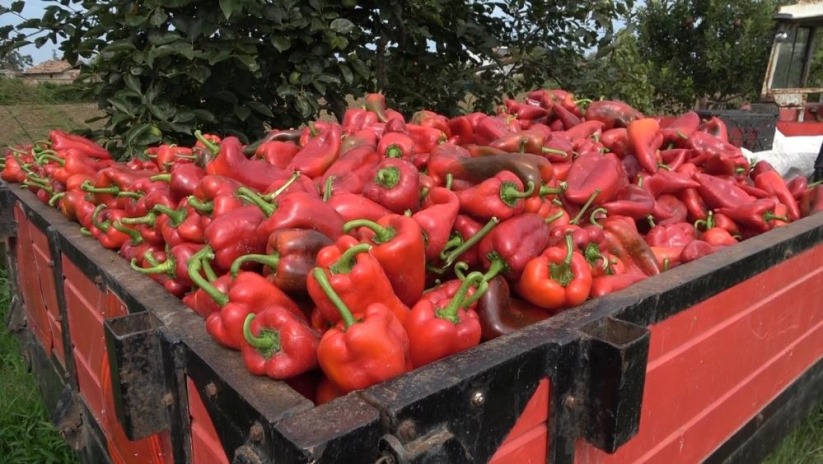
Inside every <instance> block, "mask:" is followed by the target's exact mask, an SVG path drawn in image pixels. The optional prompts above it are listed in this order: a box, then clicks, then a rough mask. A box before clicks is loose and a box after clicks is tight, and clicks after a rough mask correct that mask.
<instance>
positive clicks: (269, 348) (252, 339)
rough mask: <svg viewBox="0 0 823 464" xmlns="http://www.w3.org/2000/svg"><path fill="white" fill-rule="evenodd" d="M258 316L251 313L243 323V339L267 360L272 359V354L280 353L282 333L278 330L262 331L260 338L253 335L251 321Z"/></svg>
mask: <svg viewBox="0 0 823 464" xmlns="http://www.w3.org/2000/svg"><path fill="white" fill-rule="evenodd" d="M255 317H256V315H255V314H254V313H249V314H248V315H247V316H246V320H245V321H243V338H245V339H246V343H248V344H249V345H251V346H252V347H253V348H255V349H257V351H259V352H260V353H261V354H262V355H263V357H265V358H266V359H269V358H271V355H272V353H276V352H278V351H280V333H279V332H277V331H276V330H270V329H260V331H259V333H260V336H258V337H256V336H254V334H252V333H251V321H253V320H254V318H255Z"/></svg>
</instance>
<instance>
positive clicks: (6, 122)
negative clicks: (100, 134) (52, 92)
mask: <svg viewBox="0 0 823 464" xmlns="http://www.w3.org/2000/svg"><path fill="white" fill-rule="evenodd" d="M101 114H102V113H101V112H100V110H98V109H97V104H95V103H79V104H67V105H11V106H0V146H5V145H13V144H18V143H28V142H32V141H34V140H37V139H42V138H45V137H46V136H47V135H48V133H49V131H50V130H51V129H65V130H72V129H81V128H85V127H101V126H102V124H101V122H95V123H92V124H86V123H85V121H86V120H88V119H91V118H93V117H95V116H99V115H101Z"/></svg>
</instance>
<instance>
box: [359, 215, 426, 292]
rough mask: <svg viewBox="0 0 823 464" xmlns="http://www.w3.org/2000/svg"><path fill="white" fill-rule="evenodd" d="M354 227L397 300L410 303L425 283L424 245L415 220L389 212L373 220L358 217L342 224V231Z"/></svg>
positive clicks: (421, 290)
mask: <svg viewBox="0 0 823 464" xmlns="http://www.w3.org/2000/svg"><path fill="white" fill-rule="evenodd" d="M356 228H359V233H358V237H359V238H360V241H361V242H364V243H369V244H370V245H372V247H371V250H370V253H371V254H372V256H374V257H375V258H377V261H378V262H379V263H380V265H381V266H382V267H383V271H385V273H386V276H387V277H388V278H389V281H390V282H391V285H392V289H394V293H395V294H396V295H397V297H398V298H400V301H402V302H403V304H405V305H406V306H412V305H414V304H415V303H416V302H417V300H419V299H420V295H421V294H423V289H424V288H425V286H426V247H425V243H424V241H423V234H422V232H421V230H420V226H418V225H417V222H415V220H414V219H412V218H410V217H406V216H401V215H397V214H392V215H389V216H384V217H382V218H380V219H379V220H378V221H377V222H373V221H369V220H366V219H359V220H354V221H349V222H347V223H346V224H345V226H343V230H344V231H345V232H349V231H352V230H354V229H356Z"/></svg>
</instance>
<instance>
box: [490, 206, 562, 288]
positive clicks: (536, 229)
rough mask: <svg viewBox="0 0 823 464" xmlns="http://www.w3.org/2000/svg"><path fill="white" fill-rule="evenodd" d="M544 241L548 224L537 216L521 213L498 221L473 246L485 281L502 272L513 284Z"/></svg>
mask: <svg viewBox="0 0 823 464" xmlns="http://www.w3.org/2000/svg"><path fill="white" fill-rule="evenodd" d="M548 242H549V224H547V222H546V219H544V218H543V217H541V216H539V215H537V214H530V213H524V214H520V215H518V216H514V217H512V218H510V219H507V220H505V221H503V222H501V223H500V225H498V226H497V227H495V228H494V229H493V230H492V231H491V232H489V233H488V235H486V236H485V237H483V239H482V240H480V243H479V244H478V247H477V252H478V254H479V255H480V261H481V263H482V264H483V266H484V268H485V269H487V280H488V279H490V278H491V276H494V275H497V274H498V273H503V275H505V276H506V278H508V279H510V281H512V282H514V281H517V280H518V279H519V278H520V275H521V274H522V273H523V270H524V269H525V268H526V264H527V263H528V261H529V260H530V259H531V258H533V257H535V256H537V255H539V254H540V253H542V252H543V250H544V249H545V248H546V245H547V244H548Z"/></svg>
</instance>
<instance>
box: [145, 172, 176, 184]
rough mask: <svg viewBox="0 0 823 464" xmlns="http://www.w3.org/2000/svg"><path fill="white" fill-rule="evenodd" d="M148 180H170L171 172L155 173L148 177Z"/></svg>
mask: <svg viewBox="0 0 823 464" xmlns="http://www.w3.org/2000/svg"><path fill="white" fill-rule="evenodd" d="M149 180H150V181H152V182H171V174H169V173H168V172H166V173H163V174H157V175H155V176H151V177H149Z"/></svg>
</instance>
